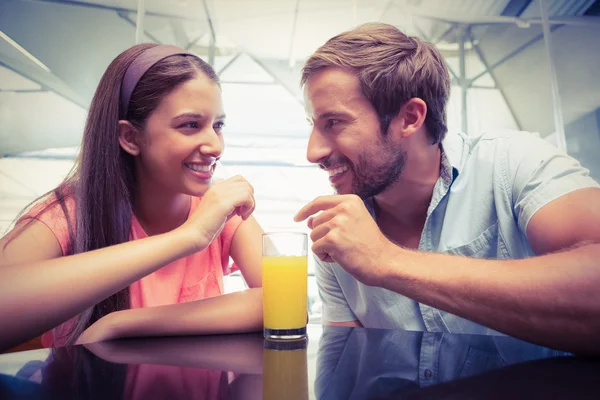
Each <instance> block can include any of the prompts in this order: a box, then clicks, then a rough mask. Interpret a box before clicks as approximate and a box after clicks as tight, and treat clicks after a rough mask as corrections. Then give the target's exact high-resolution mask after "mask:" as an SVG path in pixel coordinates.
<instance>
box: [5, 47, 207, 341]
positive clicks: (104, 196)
mask: <svg viewBox="0 0 600 400" xmlns="http://www.w3.org/2000/svg"><path fill="white" fill-rule="evenodd" d="M153 46H156V45H155V44H140V45H136V46H134V47H131V48H129V49H127V50H125V51H124V52H123V53H121V54H120V55H119V56H118V57H117V58H115V59H114V60H113V61H112V63H111V64H110V65H109V66H108V68H107V69H106V71H105V73H104V75H103V76H102V79H101V80H100V83H99V85H98V88H97V89H96V92H95V94H94V97H93V99H92V102H91V105H90V109H89V113H88V117H87V121H86V124H85V130H84V133H83V140H82V144H81V151H80V154H79V157H78V158H77V161H76V162H75V165H74V167H73V169H72V170H71V172H70V173H69V174H68V176H67V177H66V178H65V180H64V181H63V182H62V183H61V184H60V185H59V186H58V187H57V188H56V189H54V190H52V191H51V192H49V193H46V194H45V195H43V196H42V197H41V198H39V199H37V200H35V201H34V203H35V202H38V201H40V200H44V199H45V200H46V203H45V205H44V207H42V208H41V209H40V210H39V211H37V213H34V214H33V215H31V213H30V214H28V215H27V217H26V218H29V219H31V220H32V219H35V218H37V217H38V216H39V215H40V214H42V213H44V212H47V211H48V210H50V209H51V208H53V207H56V206H57V205H60V207H61V208H62V211H63V213H64V215H65V218H66V223H67V226H68V231H69V247H68V249H67V253H66V254H65V255H72V254H78V253H84V252H87V251H91V250H96V249H101V248H104V247H108V246H112V245H116V244H120V243H124V242H127V241H128V240H129V234H130V230H131V219H132V216H133V210H132V204H133V201H134V198H135V196H136V194H137V193H136V192H137V190H136V174H135V164H134V158H133V156H132V155H130V154H129V153H127V152H125V151H124V150H123V149H122V148H121V147H120V145H119V140H118V130H117V126H118V121H119V115H120V103H119V95H120V90H121V82H122V80H123V76H124V74H125V71H126V70H127V67H128V66H129V65H130V64H131V63H132V62H133V60H134V59H135V58H136V57H138V56H139V55H140V54H141V53H142V52H143V51H144V50H147V49H149V48H151V47H153ZM199 73H203V74H205V75H206V76H207V77H208V78H209V79H211V80H212V81H213V82H215V83H216V84H218V77H217V75H216V73H215V72H214V70H213V69H212V67H210V65H208V64H207V63H205V62H204V61H202V60H201V59H199V58H197V57H194V56H191V55H174V56H170V57H167V58H165V59H163V60H161V61H159V62H158V63H156V64H155V65H154V66H152V67H151V68H150V69H149V70H148V71H147V72H146V73H145V74H144V75H143V76H142V78H141V79H140V81H139V83H138V84H137V86H136V88H135V90H134V91H133V93H132V96H131V100H130V102H129V107H128V111H127V120H128V121H129V122H131V124H132V125H133V126H135V127H136V128H138V129H143V128H144V126H145V123H146V120H147V119H148V117H149V115H150V114H151V113H152V111H153V110H154V109H155V108H156V107H157V106H158V104H159V103H160V101H161V99H162V98H163V97H164V96H165V95H167V94H168V93H170V92H171V91H172V90H173V89H174V88H176V87H177V86H178V85H180V84H182V83H184V82H186V81H189V80H191V79H194V78H196V77H197V76H198V74H199ZM50 199H51V200H50ZM69 199H73V200H74V202H75V207H74V214H75V215H70V213H69V212H68V207H67V205H66V201H68V200H69ZM28 222H30V221H28ZM25 227H26V224H24V225H20V226H19V227H18V228H17V229H16V230H15V232H14V234H12V235H11V237H12V238H14V237H15V236H16V235H18V234H19V233H20V232H22V231H23V229H24V228H25ZM124 268H126V266H124ZM129 307H130V298H129V288H124V289H122V290H120V291H119V292H117V293H114V294H113V295H111V296H109V297H108V298H106V299H105V300H103V301H101V302H100V303H98V304H96V305H94V306H92V307H90V308H88V309H87V310H85V311H84V312H82V313H81V314H79V315H77V317H76V322H75V325H74V327H73V329H71V331H70V332H68V333H67V335H68V339H67V344H72V343H74V342H75V341H76V340H77V338H78V337H79V335H80V334H81V333H82V332H83V331H84V330H85V329H86V328H87V327H89V326H90V325H91V324H93V323H94V322H95V321H97V320H98V319H100V318H102V317H103V316H105V315H107V314H109V313H111V312H114V311H118V310H124V309H127V308H129Z"/></svg>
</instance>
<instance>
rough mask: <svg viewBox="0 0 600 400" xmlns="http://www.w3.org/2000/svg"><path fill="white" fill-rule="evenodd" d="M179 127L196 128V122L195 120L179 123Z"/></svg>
mask: <svg viewBox="0 0 600 400" xmlns="http://www.w3.org/2000/svg"><path fill="white" fill-rule="evenodd" d="M179 127H180V128H191V129H198V122H197V121H190V122H186V123H184V124H181V125H179Z"/></svg>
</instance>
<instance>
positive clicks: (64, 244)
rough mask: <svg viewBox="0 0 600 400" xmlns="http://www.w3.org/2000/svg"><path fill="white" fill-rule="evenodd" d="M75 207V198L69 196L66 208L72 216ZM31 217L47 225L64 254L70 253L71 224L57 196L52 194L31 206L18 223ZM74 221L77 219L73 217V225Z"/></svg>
mask: <svg viewBox="0 0 600 400" xmlns="http://www.w3.org/2000/svg"><path fill="white" fill-rule="evenodd" d="M73 207H74V201H73V199H70V198H69V199H67V200H65V208H66V209H67V212H68V213H69V215H70V216H72V215H73ZM31 219H35V220H37V221H40V222H41V223H43V224H44V225H46V226H47V227H48V229H50V230H51V231H52V233H53V234H54V236H55V237H56V240H57V241H58V243H59V244H60V248H61V250H62V254H63V256H65V255H67V254H69V248H70V243H71V236H70V234H69V224H68V222H67V217H66V215H65V212H64V211H63V207H62V206H61V204H60V203H59V202H56V198H55V197H54V196H51V197H50V198H48V199H47V200H45V201H42V202H40V203H37V204H35V205H34V206H33V207H31V209H29V210H28V211H27V213H25V214H24V215H23V216H22V217H21V218H19V220H18V221H17V224H18V223H20V222H24V221H27V220H31ZM74 223H75V220H74V218H72V217H71V224H72V226H73V227H74ZM73 229H74V228H73Z"/></svg>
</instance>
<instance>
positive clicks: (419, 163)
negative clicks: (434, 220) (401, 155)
mask: <svg viewBox="0 0 600 400" xmlns="http://www.w3.org/2000/svg"><path fill="white" fill-rule="evenodd" d="M440 166H441V150H440V147H439V146H432V147H431V148H428V149H426V150H425V151H423V152H421V153H415V152H413V153H411V154H410V156H409V158H408V159H407V162H406V165H405V167H404V170H403V171H402V175H401V176H400V178H399V179H398V180H397V181H396V182H395V183H394V184H392V185H391V186H390V187H389V188H388V189H387V190H385V191H384V192H383V193H381V194H379V195H377V196H375V199H374V200H375V204H376V210H377V218H378V222H380V221H389V222H393V225H395V226H398V227H399V229H403V230H410V231H417V230H418V231H419V232H420V231H422V229H423V225H424V224H425V219H426V217H427V210H428V209H429V204H430V203H431V197H432V195H433V189H434V187H435V184H436V182H437V180H438V179H439V177H440Z"/></svg>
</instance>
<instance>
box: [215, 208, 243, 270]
mask: <svg viewBox="0 0 600 400" xmlns="http://www.w3.org/2000/svg"><path fill="white" fill-rule="evenodd" d="M242 222H243V220H242V218H241V217H240V216H238V215H235V216H233V217H231V218H230V219H229V221H227V222H226V223H225V227H224V228H223V230H222V231H221V234H220V235H219V239H220V240H221V264H222V268H223V275H229V274H231V273H233V272H235V271H238V270H239V269H238V267H237V265H235V263H234V262H233V260H231V261H230V255H229V251H230V249H231V242H232V241H233V237H234V236H235V233H236V232H237V230H238V228H239V227H240V225H241V223H242Z"/></svg>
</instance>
